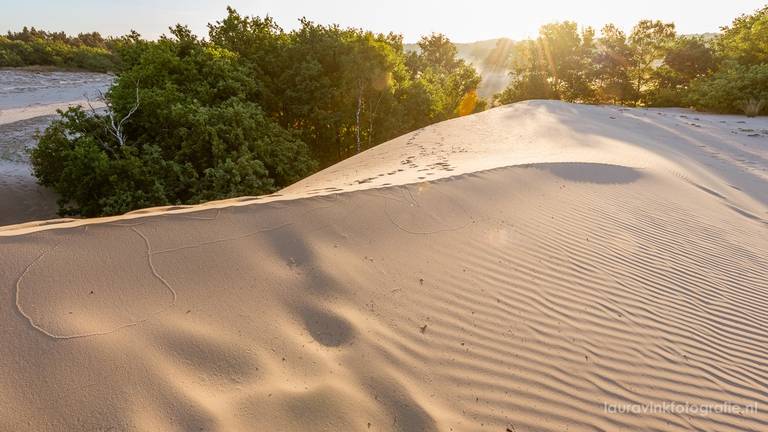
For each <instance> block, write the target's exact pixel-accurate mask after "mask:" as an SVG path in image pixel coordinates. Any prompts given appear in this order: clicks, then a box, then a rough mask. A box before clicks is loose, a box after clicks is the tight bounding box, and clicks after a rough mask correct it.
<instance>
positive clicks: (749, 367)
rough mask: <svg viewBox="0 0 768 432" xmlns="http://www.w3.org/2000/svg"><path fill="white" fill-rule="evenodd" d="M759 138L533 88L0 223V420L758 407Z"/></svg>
mask: <svg viewBox="0 0 768 432" xmlns="http://www.w3.org/2000/svg"><path fill="white" fill-rule="evenodd" d="M767 158H768V121H766V119H743V118H740V117H736V116H712V115H700V114H695V113H691V112H688V111H682V110H641V109H619V108H614V107H590V106H575V105H569V104H565V103H560V102H542V101H533V102H527V103H521V104H516V105H512V106H507V107H501V108H498V109H495V110H491V111H488V112H485V113H481V114H479V115H475V116H470V117H465V118H461V119H457V120H453V121H449V122H445V123H442V124H438V125H434V126H431V127H428V128H425V129H423V130H420V131H417V132H414V133H412V134H409V135H406V136H403V137H401V138H398V139H395V140H393V141H391V142H388V143H385V144H382V145H381V146H379V147H376V148H374V149H371V150H369V151H367V152H365V153H363V154H360V155H358V156H356V157H354V158H351V159H349V160H347V161H344V162H342V163H340V164H338V165H336V166H334V167H331V168H329V169H327V170H325V171H323V172H320V173H318V174H316V175H314V176H312V177H310V178H308V179H306V180H304V181H302V182H299V183H297V184H295V185H293V186H291V187H289V188H287V189H286V190H284V191H282V192H281V193H279V194H276V195H275V196H271V197H252V198H249V197H244V198H241V199H238V200H230V201H224V202H218V203H211V204H207V205H205V206H198V207H191V208H166V209H152V210H147V211H142V212H136V213H133V214H129V215H125V216H121V217H116V218H106V219H101V220H96V221H65V222H60V223H35V224H27V225H21V226H15V227H8V228H6V229H4V230H2V231H0V257H1V258H0V259H2V265H0V281H1V282H2V285H1V286H2V287H3V288H2V290H0V297H1V298H2V304H4V305H5V308H6V311H5V313H3V314H1V315H0V338H2V340H1V343H0V371H1V372H2V373H0V389H2V391H0V407H3V409H2V411H0V430H14V431H17V430H18V431H26V430H29V431H68V430H73V431H75V430H77V431H79V430H101V431H104V430H115V431H123V430H126V431H159V430H163V431H193V430H194V431H199V430H203V431H346V430H361V431H367V430H372V431H451V430H452V431H478V430H489V431H514V432H521V431H564V430H569V431H581V430H585V431H586V430H590V431H591V430H606V431H614V430H628V431H629V430H631V431H661V430H665V431H666V430H712V431H715V430H717V431H763V430H766V429H768V400H767V399H766V393H767V392H768V387H766V382H768V330H766V329H768V222H766V221H767V220H768V187H766V186H768V163H766V159H767ZM672 404H674V405H672ZM686 404H688V407H687V410H686V411H681V410H682V408H681V407H685V406H686ZM702 407H703V408H702ZM701 409H712V410H713V411H712V412H702V411H701ZM644 410H647V411H644ZM696 410H698V411H696Z"/></svg>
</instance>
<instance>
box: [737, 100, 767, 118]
mask: <svg viewBox="0 0 768 432" xmlns="http://www.w3.org/2000/svg"><path fill="white" fill-rule="evenodd" d="M739 107H740V108H741V110H742V111H744V114H746V115H747V117H757V116H758V115H759V114H760V111H762V110H763V108H764V107H765V99H755V98H750V99H748V100H745V101H742V102H741V104H740V106H739Z"/></svg>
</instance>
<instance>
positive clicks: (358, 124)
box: [355, 80, 363, 153]
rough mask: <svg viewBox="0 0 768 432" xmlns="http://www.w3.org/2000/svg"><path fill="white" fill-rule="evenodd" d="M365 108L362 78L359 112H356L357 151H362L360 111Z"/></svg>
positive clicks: (358, 95)
mask: <svg viewBox="0 0 768 432" xmlns="http://www.w3.org/2000/svg"><path fill="white" fill-rule="evenodd" d="M362 109H363V81H362V80H360V91H359V92H358V93H357V113H356V114H355V126H356V127H355V133H356V139H357V152H358V153H360V111H361V110H362Z"/></svg>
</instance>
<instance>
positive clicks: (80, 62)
mask: <svg viewBox="0 0 768 432" xmlns="http://www.w3.org/2000/svg"><path fill="white" fill-rule="evenodd" d="M117 44H119V39H114V38H109V39H105V38H103V37H102V36H101V35H100V34H99V33H81V34H79V35H77V36H68V35H66V34H65V33H63V32H45V31H42V30H37V29H35V28H34V27H32V28H27V27H24V29H23V30H22V31H20V32H10V31H9V32H8V33H7V34H6V35H5V36H2V35H0V67H21V66H54V67H58V68H67V69H83V70H89V71H95V72H107V71H114V70H115V69H117V61H118V59H117V56H115V55H114V53H113V51H114V49H115V47H116V45H117Z"/></svg>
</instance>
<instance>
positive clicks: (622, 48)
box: [592, 24, 635, 104]
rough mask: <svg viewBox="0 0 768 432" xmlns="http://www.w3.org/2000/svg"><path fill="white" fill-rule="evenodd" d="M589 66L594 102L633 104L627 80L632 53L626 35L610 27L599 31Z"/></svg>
mask: <svg viewBox="0 0 768 432" xmlns="http://www.w3.org/2000/svg"><path fill="white" fill-rule="evenodd" d="M597 46H598V47H597V49H596V50H595V52H594V54H593V57H592V62H593V64H594V71H593V79H594V86H595V91H596V93H597V94H596V99H597V100H599V101H601V102H608V103H618V104H622V103H628V102H631V101H633V100H635V89H634V86H633V85H632V81H631V78H630V69H631V67H632V58H633V55H634V54H633V51H632V48H631V47H630V46H629V42H628V40H627V36H626V34H625V33H624V32H623V31H622V30H621V29H619V28H618V27H616V26H615V25H613V24H607V25H605V26H604V27H603V28H602V29H601V31H600V39H599V41H598V43H597Z"/></svg>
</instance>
